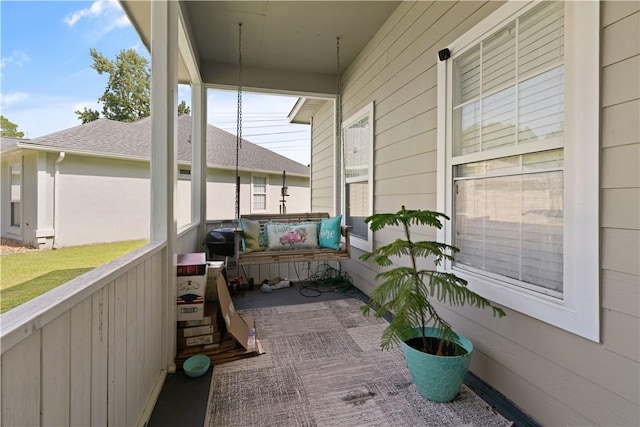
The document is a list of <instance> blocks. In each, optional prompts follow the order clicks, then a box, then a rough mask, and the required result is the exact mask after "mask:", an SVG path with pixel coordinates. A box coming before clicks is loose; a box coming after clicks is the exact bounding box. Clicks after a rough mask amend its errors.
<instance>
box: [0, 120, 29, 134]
mask: <svg viewBox="0 0 640 427" xmlns="http://www.w3.org/2000/svg"><path fill="white" fill-rule="evenodd" d="M0 129H1V130H0V135H2V136H12V137H14V138H22V137H24V132H20V131H18V125H17V124H15V123H11V122H10V121H9V119H7V118H6V117H5V116H0Z"/></svg>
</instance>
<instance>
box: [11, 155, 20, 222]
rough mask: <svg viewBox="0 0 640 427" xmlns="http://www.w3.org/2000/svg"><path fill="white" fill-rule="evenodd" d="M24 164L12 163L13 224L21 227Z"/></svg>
mask: <svg viewBox="0 0 640 427" xmlns="http://www.w3.org/2000/svg"><path fill="white" fill-rule="evenodd" d="M21 201H22V165H21V164H19V163H15V164H13V165H11V191H10V203H11V226H12V227H20V226H21V225H22V207H21V203H20V202H21Z"/></svg>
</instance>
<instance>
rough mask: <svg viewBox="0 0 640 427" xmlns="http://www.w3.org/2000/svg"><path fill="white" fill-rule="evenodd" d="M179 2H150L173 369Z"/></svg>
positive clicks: (157, 216)
mask: <svg viewBox="0 0 640 427" xmlns="http://www.w3.org/2000/svg"><path fill="white" fill-rule="evenodd" d="M177 105H178V2H173V1H152V2H151V240H152V241H166V242H167V251H166V254H167V255H166V256H167V258H166V262H165V263H164V264H165V266H166V267H165V269H164V277H163V280H162V284H163V291H162V294H163V302H164V304H163V305H164V307H163V310H162V311H163V337H162V338H163V340H164V342H163V349H164V351H163V362H164V363H166V365H167V366H168V369H169V371H170V372H171V371H173V370H175V364H174V357H175V354H176V308H175V307H176V295H177V292H176V253H175V251H176V237H177V236H176V234H177V221H176V217H175V216H176V214H175V211H176V187H177V181H176V177H177V168H178V167H177V162H176V158H177V144H176V141H177V126H176V121H177V117H178V107H177Z"/></svg>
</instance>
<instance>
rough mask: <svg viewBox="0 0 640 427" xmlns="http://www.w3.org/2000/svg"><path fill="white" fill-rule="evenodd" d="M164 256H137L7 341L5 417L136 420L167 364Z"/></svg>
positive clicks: (16, 421)
mask: <svg viewBox="0 0 640 427" xmlns="http://www.w3.org/2000/svg"><path fill="white" fill-rule="evenodd" d="M162 259H163V252H162V251H156V252H155V253H152V254H151V255H150V256H149V257H147V258H146V259H141V260H140V261H139V262H137V263H136V264H132V267H131V269H129V270H128V271H127V272H125V273H123V274H121V275H120V276H119V277H117V278H115V279H114V280H113V281H111V282H109V283H106V284H105V285H104V286H102V287H100V288H99V289H97V290H96V291H95V292H93V293H92V294H91V295H89V296H88V297H86V298H85V299H84V300H81V301H79V302H78V303H76V304H75V305H73V306H72V307H71V308H70V309H68V310H67V311H64V312H63V313H62V314H60V315H58V316H57V317H56V318H54V319H52V320H50V321H45V324H43V325H41V326H39V323H40V321H36V322H35V323H34V324H33V325H31V326H26V327H25V328H31V327H33V328H34V330H33V332H31V333H29V334H27V336H26V337H25V338H23V339H22V340H21V341H20V342H18V343H16V344H15V345H14V346H13V347H11V348H10V349H3V353H2V359H1V361H2V378H1V382H2V412H1V414H0V417H1V422H0V425H3V426H13V425H29V426H38V425H42V426H50V425H136V424H138V422H139V421H140V417H141V415H142V414H143V410H144V408H145V405H148V404H149V403H150V398H151V394H152V390H153V389H154V387H155V386H156V383H157V381H158V378H159V377H160V375H161V372H162V363H161V362H162V360H161V357H162V356H161V355H162V336H161V333H162V322H163V321H162V290H161V283H162V281H161V277H162V264H163V263H162ZM79 279H80V280H81V278H78V279H75V280H76V281H78V280H79ZM74 285H75V283H74ZM81 285H85V286H89V285H90V284H89V283H82V284H81ZM63 286H64V285H63ZM43 297H44V298H45V299H43V303H46V302H47V301H46V295H43ZM51 305H52V307H55V305H56V303H55V302H54V301H51ZM43 317H44V318H46V317H47V316H46V315H44V316H43Z"/></svg>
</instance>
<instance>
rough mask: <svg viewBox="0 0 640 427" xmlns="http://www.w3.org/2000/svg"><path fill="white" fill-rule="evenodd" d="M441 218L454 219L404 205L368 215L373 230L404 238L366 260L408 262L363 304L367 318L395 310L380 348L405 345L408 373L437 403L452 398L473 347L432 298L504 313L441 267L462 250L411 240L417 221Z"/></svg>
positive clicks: (384, 275) (386, 274) (385, 276)
mask: <svg viewBox="0 0 640 427" xmlns="http://www.w3.org/2000/svg"><path fill="white" fill-rule="evenodd" d="M441 219H445V220H448V219H449V218H448V217H447V216H446V215H445V214H443V213H440V212H433V211H428V210H409V209H405V207H404V206H402V209H401V210H400V211H398V212H397V213H379V214H374V215H371V216H369V217H367V218H366V219H365V222H367V223H368V224H369V227H370V228H371V230H372V231H374V232H375V231H378V230H381V229H383V228H385V227H387V226H392V227H398V226H399V227H401V228H402V230H403V232H404V239H397V240H395V241H394V242H391V243H389V244H387V245H384V246H382V247H379V248H377V249H375V250H374V251H373V252H367V253H365V254H363V255H361V256H360V259H361V260H362V261H368V262H373V263H375V264H377V265H379V266H382V267H389V266H392V265H394V264H393V262H392V257H407V258H408V265H407V266H401V265H400V266H395V267H393V268H391V269H388V270H385V271H382V272H380V273H378V274H377V275H376V277H375V279H376V281H377V280H381V281H382V283H380V284H379V285H378V286H377V287H376V288H375V289H374V290H373V292H372V293H371V295H370V300H369V303H368V304H366V305H363V306H362V307H361V309H362V313H363V314H364V315H365V316H368V315H370V313H371V311H372V310H373V312H374V313H375V316H376V317H382V316H385V315H387V314H388V313H390V314H391V315H392V316H393V317H392V320H391V322H390V323H389V326H388V327H387V328H386V329H385V330H384V332H383V333H382V338H381V347H382V349H383V350H386V349H388V348H390V347H392V346H393V345H397V344H400V345H401V346H402V349H403V352H404V355H405V359H406V360H407V365H408V368H409V372H410V373H411V376H412V378H413V380H414V383H415V384H416V387H417V389H418V391H419V392H420V394H421V395H422V396H424V397H426V398H427V399H430V400H433V401H437V402H448V401H451V400H453V399H454V398H455V397H456V395H457V394H458V392H459V390H460V386H461V385H462V382H463V380H464V376H465V374H466V372H467V369H468V366H469V361H470V359H471V352H472V350H473V345H472V344H471V342H470V341H469V340H468V339H467V338H465V337H463V336H462V335H459V334H457V333H455V332H454V331H453V329H452V328H451V325H450V324H449V323H448V322H447V321H446V320H445V319H443V318H442V317H441V316H440V315H439V314H438V312H437V311H436V309H435V307H434V306H433V305H432V304H431V301H430V299H432V298H434V299H436V300H438V301H440V302H446V303H449V304H450V305H452V306H462V305H465V304H470V305H472V306H475V307H479V308H491V309H492V310H493V315H494V316H497V317H503V316H504V315H505V312H504V311H503V310H502V309H501V308H499V307H496V306H495V305H493V304H492V303H491V302H490V301H488V300H487V299H485V298H483V297H481V296H480V295H478V294H476V293H475V292H473V291H471V290H470V289H468V288H467V282H466V280H464V279H461V278H459V277H457V276H456V275H455V274H452V273H447V272H442V271H438V270H437V266H438V265H440V264H441V262H442V261H443V260H452V261H453V259H454V258H453V254H454V253H455V252H458V251H459V249H458V248H456V247H454V246H451V245H448V244H446V243H439V242H436V241H417V242H414V241H413V240H411V226H412V225H427V226H432V227H436V228H442V222H441ZM421 258H425V259H426V258H432V259H433V268H421V267H419V265H418V260H419V259H421Z"/></svg>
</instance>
